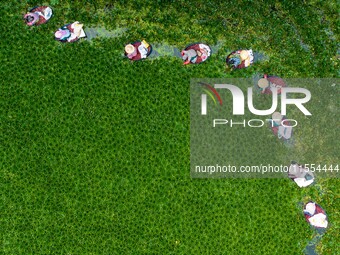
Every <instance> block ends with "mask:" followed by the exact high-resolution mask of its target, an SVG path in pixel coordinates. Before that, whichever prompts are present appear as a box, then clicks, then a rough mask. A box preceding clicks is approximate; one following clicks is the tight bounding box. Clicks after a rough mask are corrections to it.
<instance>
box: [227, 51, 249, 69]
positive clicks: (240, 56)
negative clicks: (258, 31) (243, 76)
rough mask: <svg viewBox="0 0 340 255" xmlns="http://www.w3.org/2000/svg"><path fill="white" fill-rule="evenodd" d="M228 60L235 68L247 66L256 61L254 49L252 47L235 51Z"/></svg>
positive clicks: (229, 64)
mask: <svg viewBox="0 0 340 255" xmlns="http://www.w3.org/2000/svg"><path fill="white" fill-rule="evenodd" d="M226 62H227V65H228V66H230V67H232V68H234V69H235V68H236V69H241V68H246V67H248V66H250V65H251V64H252V63H253V62H254V54H253V51H252V50H251V49H249V50H237V51H234V52H232V53H230V54H229V55H228V56H227V58H226Z"/></svg>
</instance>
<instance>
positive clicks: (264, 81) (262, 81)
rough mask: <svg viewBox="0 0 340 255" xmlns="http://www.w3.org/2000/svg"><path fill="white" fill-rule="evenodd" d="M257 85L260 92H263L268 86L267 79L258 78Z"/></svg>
mask: <svg viewBox="0 0 340 255" xmlns="http://www.w3.org/2000/svg"><path fill="white" fill-rule="evenodd" d="M257 86H259V88H260V89H261V93H262V94H264V93H265V92H266V90H267V88H269V81H268V80H267V79H266V78H261V79H259V80H258V82H257Z"/></svg>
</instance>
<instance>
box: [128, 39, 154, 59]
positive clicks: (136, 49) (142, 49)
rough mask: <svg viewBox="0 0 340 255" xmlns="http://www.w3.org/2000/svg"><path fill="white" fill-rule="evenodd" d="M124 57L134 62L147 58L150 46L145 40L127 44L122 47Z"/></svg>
mask: <svg viewBox="0 0 340 255" xmlns="http://www.w3.org/2000/svg"><path fill="white" fill-rule="evenodd" d="M124 50H125V56H126V57H128V58H129V59H130V60H133V61H136V60H141V59H145V58H147V57H148V56H149V55H150V54H151V52H152V46H151V45H150V44H149V43H147V42H146V41H145V40H142V41H136V42H134V43H128V44H127V45H125V47H124Z"/></svg>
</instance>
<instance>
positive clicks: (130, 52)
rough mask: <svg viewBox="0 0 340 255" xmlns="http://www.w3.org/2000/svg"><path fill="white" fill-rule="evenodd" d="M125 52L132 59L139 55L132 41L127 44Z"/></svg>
mask: <svg viewBox="0 0 340 255" xmlns="http://www.w3.org/2000/svg"><path fill="white" fill-rule="evenodd" d="M125 52H126V54H127V55H126V56H127V57H128V58H130V59H131V58H133V57H135V56H136V55H137V49H136V48H135V46H133V45H132V44H131V43H129V44H127V45H125Z"/></svg>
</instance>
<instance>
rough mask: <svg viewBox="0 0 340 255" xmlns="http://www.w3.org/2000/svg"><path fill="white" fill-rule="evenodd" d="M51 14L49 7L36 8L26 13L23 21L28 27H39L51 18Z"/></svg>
mask: <svg viewBox="0 0 340 255" xmlns="http://www.w3.org/2000/svg"><path fill="white" fill-rule="evenodd" d="M52 14H53V12H52V9H51V7H48V6H38V7H34V8H32V9H31V10H30V11H29V12H28V13H26V14H25V16H24V20H25V22H26V24H27V25H28V26H33V25H34V26H39V25H42V24H45V23H46V22H47V21H48V20H49V19H50V18H51V17H52Z"/></svg>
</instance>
